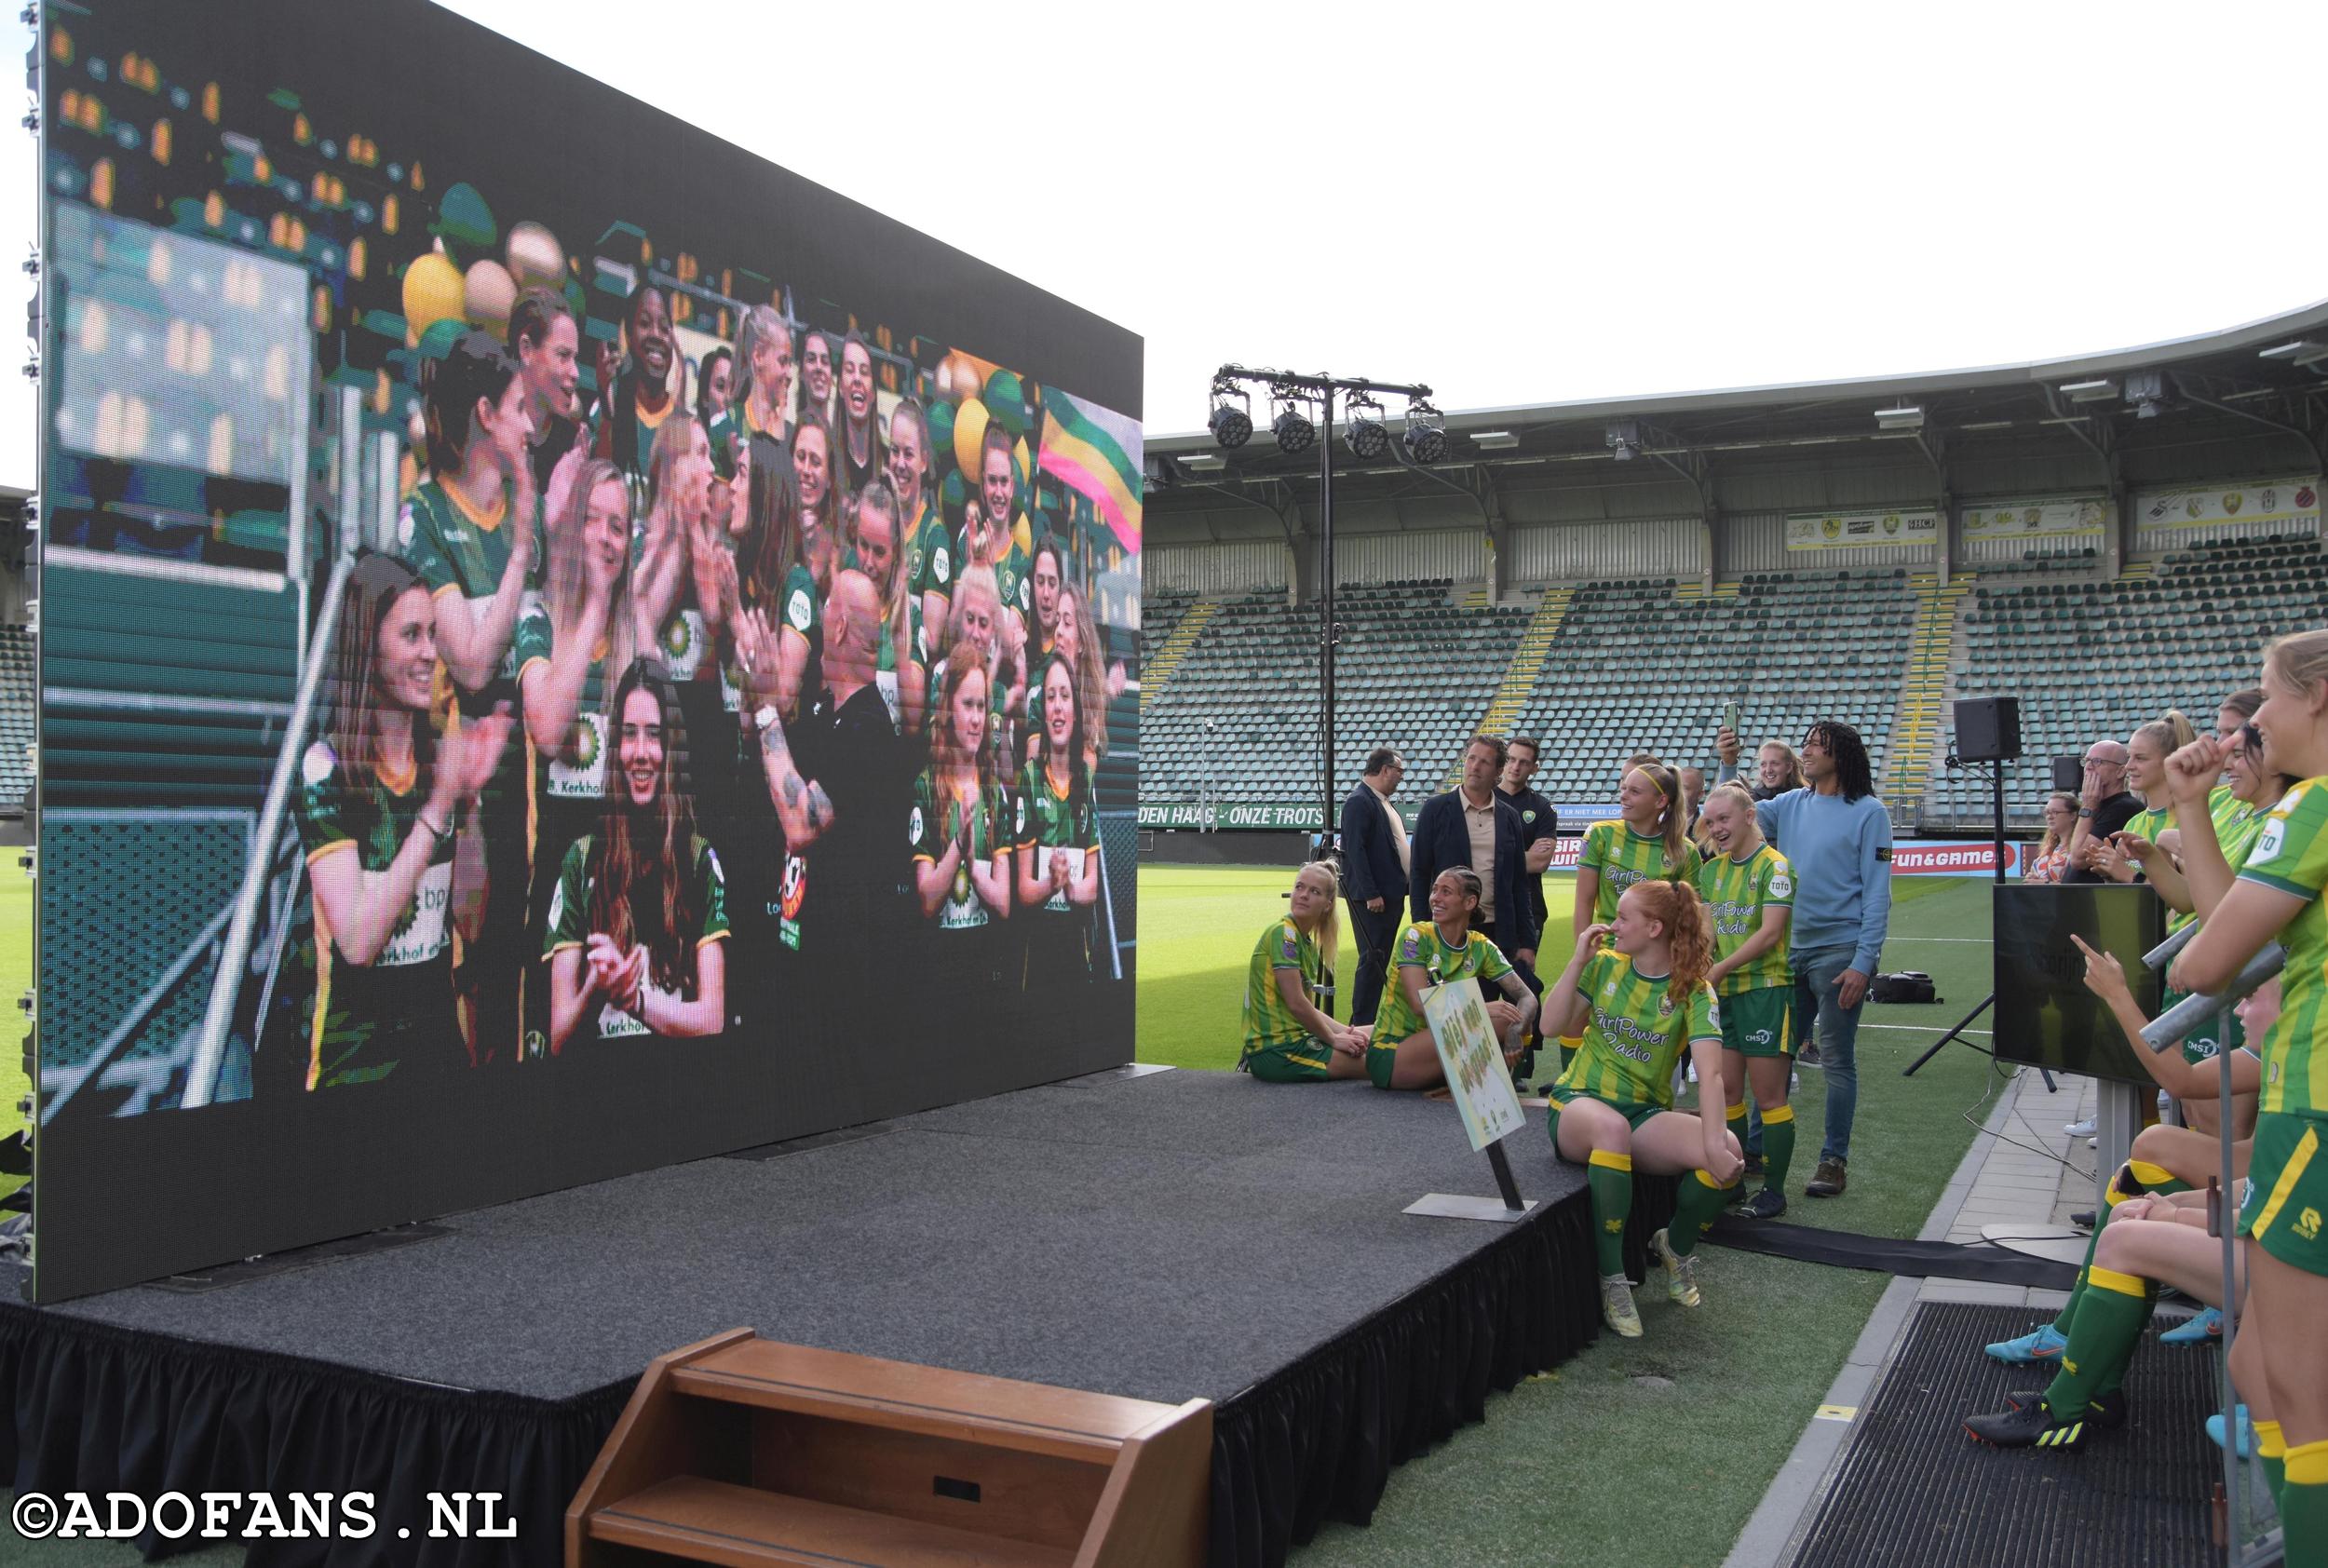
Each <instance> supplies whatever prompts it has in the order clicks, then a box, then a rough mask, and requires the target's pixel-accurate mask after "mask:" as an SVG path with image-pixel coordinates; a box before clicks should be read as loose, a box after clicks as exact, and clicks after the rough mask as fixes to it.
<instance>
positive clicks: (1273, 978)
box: [1238, 919, 1326, 1061]
mask: <svg viewBox="0 0 2328 1568" xmlns="http://www.w3.org/2000/svg"><path fill="white" fill-rule="evenodd" d="M1279 969H1297V970H1299V971H1300V972H1301V977H1302V989H1303V990H1304V991H1306V992H1307V993H1308V994H1309V1003H1310V1006H1312V1007H1317V1008H1319V1009H1320V1010H1321V1011H1322V1010H1323V1009H1324V1007H1325V995H1324V988H1325V983H1326V969H1325V955H1324V954H1323V953H1321V952H1320V950H1319V947H1318V943H1317V940H1316V939H1315V938H1313V937H1311V936H1309V935H1308V934H1307V933H1306V932H1305V931H1304V930H1303V929H1302V928H1301V927H1300V926H1296V925H1294V924H1293V921H1292V920H1290V919H1289V920H1279V921H1277V922H1276V923H1274V924H1272V925H1270V926H1266V927H1265V928H1264V929H1263V931H1262V933H1261V937H1260V939H1258V940H1257V941H1255V942H1254V943H1253V944H1252V958H1251V959H1249V960H1248V961H1247V962H1246V965H1245V1048H1244V1051H1243V1052H1242V1053H1241V1055H1240V1056H1239V1057H1238V1060H1239V1061H1242V1060H1243V1059H1244V1057H1248V1056H1251V1055H1252V1053H1253V1052H1255V1051H1258V1050H1267V1049H1269V1048H1271V1047H1273V1046H1298V1045H1300V1044H1302V1043H1303V1042H1304V1041H1306V1040H1308V1039H1310V1038H1312V1036H1311V1034H1310V1033H1309V1031H1308V1030H1306V1029H1305V1028H1303V1027H1302V1021H1301V1020H1300V1019H1297V1018H1295V1017H1294V1016H1293V1008H1292V1007H1287V1006H1286V1005H1285V998H1284V997H1282V996H1280V995H1279V994H1278V980H1277V971H1278V970H1279Z"/></svg>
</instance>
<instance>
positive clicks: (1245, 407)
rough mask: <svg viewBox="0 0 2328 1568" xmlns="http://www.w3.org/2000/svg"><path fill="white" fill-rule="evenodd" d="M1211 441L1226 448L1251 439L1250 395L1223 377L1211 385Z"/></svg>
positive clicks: (1216, 379) (1239, 444) (1217, 378)
mask: <svg viewBox="0 0 2328 1568" xmlns="http://www.w3.org/2000/svg"><path fill="white" fill-rule="evenodd" d="M1207 423H1208V424H1210V425H1211V426H1212V439H1213V440H1215V441H1216V442H1218V443H1219V444H1220V445H1222V446H1224V447H1228V448H1235V447H1240V446H1243V445H1244V444H1245V443H1246V442H1247V441H1249V440H1252V393H1250V392H1247V391H1246V390H1245V389H1244V388H1243V387H1241V386H1239V385H1237V384H1236V383H1235V382H1233V381H1230V380H1228V379H1226V378H1225V377H1216V378H1215V379H1214V380H1213V383H1212V417H1211V419H1210V420H1209V421H1207Z"/></svg>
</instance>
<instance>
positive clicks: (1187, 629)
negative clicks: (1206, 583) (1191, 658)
mask: <svg viewBox="0 0 2328 1568" xmlns="http://www.w3.org/2000/svg"><path fill="white" fill-rule="evenodd" d="M1220 608H1221V602H1220V601H1219V600H1217V599H1199V600H1198V601H1197V602H1195V603H1194V604H1191V605H1189V606H1188V609H1187V611H1186V613H1184V615H1182V616H1181V617H1180V624H1179V625H1178V626H1176V627H1174V628H1172V634H1171V636H1170V637H1167V638H1166V639H1164V645H1163V646H1162V647H1161V648H1158V649H1157V651H1156V657H1154V658H1152V659H1150V660H1148V662H1147V664H1146V665H1145V666H1144V667H1143V668H1142V669H1141V671H1140V711H1141V712H1142V713H1145V712H1147V710H1148V699H1149V698H1150V697H1153V696H1156V695H1157V693H1158V692H1161V691H1162V690H1163V689H1164V683H1165V682H1167V681H1169V680H1171V677H1172V671H1173V670H1175V669H1179V668H1180V661H1181V660H1182V659H1184V658H1185V657H1187V656H1188V650H1189V649H1191V648H1193V647H1195V646H1196V645H1197V639H1198V638H1199V637H1201V636H1203V635H1204V629H1205V626H1206V624H1207V623H1208V622H1210V621H1211V619H1212V616H1213V615H1214V613H1215V612H1217V611H1218V610H1219V609H1220Z"/></svg>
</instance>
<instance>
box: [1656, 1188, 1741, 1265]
mask: <svg viewBox="0 0 2328 1568" xmlns="http://www.w3.org/2000/svg"><path fill="white" fill-rule="evenodd" d="M1737 1187H1738V1183H1735V1182H1733V1183H1730V1184H1729V1185H1728V1186H1726V1187H1725V1186H1721V1185H1718V1184H1716V1183H1715V1182H1714V1180H1713V1178H1712V1176H1711V1175H1709V1174H1708V1173H1707V1172H1705V1171H1703V1170H1693V1171H1691V1172H1690V1173H1689V1174H1688V1175H1686V1176H1685V1177H1683V1178H1682V1190H1681V1196H1678V1197H1676V1198H1675V1199H1674V1200H1673V1223H1672V1224H1670V1225H1668V1226H1666V1227H1665V1244H1666V1245H1667V1246H1668V1247H1671V1248H1672V1249H1673V1255H1674V1256H1675V1257H1677V1258H1685V1257H1687V1256H1689V1254H1690V1253H1691V1252H1693V1251H1695V1250H1697V1248H1698V1237H1700V1236H1703V1235H1704V1234H1705V1229H1706V1227H1707V1226H1708V1225H1710V1224H1712V1223H1713V1220H1714V1216H1715V1215H1717V1214H1719V1213H1721V1212H1722V1206H1723V1205H1724V1204H1726V1203H1727V1202H1728V1201H1729V1199H1730V1194H1731V1193H1732V1192H1734V1191H1736V1190H1737Z"/></svg>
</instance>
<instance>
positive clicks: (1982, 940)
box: [1884, 936, 1996, 947]
mask: <svg viewBox="0 0 2328 1568" xmlns="http://www.w3.org/2000/svg"><path fill="white" fill-rule="evenodd" d="M1995 941H1996V938H1994V937H1893V936H1887V937H1885V938H1884V942H1885V945H1887V946H1888V945H1889V944H1891V943H1893V942H1978V943H1979V944H1980V945H1981V946H1983V947H1988V946H1990V945H1992V944H1993V943H1994V942H1995Z"/></svg>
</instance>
